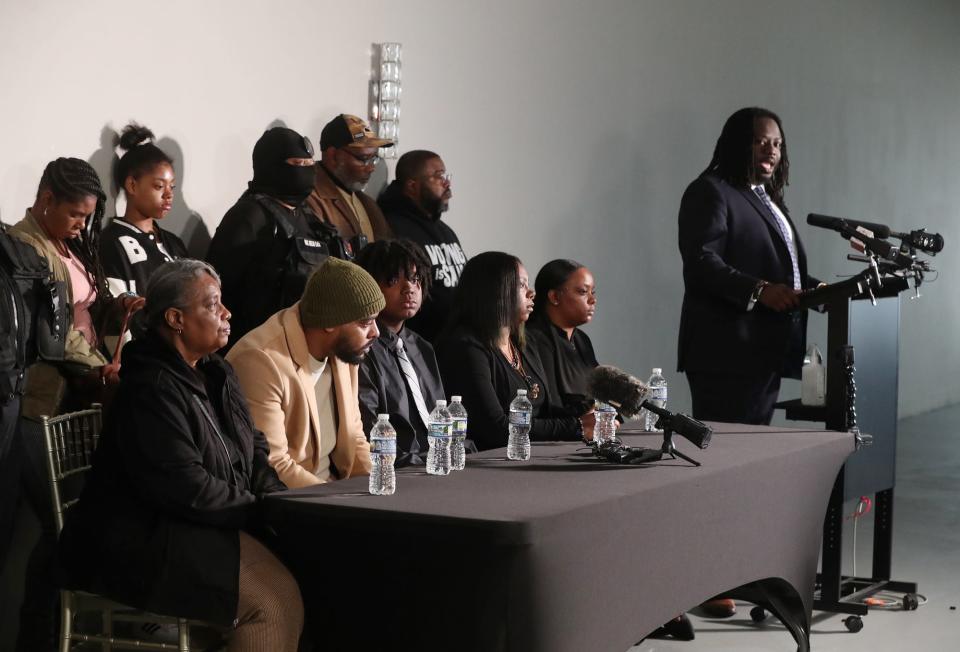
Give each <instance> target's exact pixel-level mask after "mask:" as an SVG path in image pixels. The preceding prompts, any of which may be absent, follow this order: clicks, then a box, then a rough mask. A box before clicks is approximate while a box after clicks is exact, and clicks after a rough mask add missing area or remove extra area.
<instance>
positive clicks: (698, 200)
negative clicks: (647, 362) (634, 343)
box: [677, 174, 817, 378]
mask: <svg viewBox="0 0 960 652" xmlns="http://www.w3.org/2000/svg"><path fill="white" fill-rule="evenodd" d="M783 212H784V214H785V215H786V216H787V220H788V221H790V222H791V227H792V226H793V222H792V221H791V220H790V216H789V214H788V213H787V212H786V210H784V211H783ZM793 233H794V243H795V244H796V248H797V257H798V262H799V266H800V277H801V283H800V286H801V287H802V288H803V289H808V288H811V287H815V286H816V284H817V280H816V279H814V278H812V277H810V276H809V275H808V274H807V258H806V254H805V253H804V249H803V243H802V242H801V241H800V234H799V233H797V231H796V228H794V229H793ZM679 244H680V255H681V257H682V259H683V282H684V296H683V310H682V312H681V315H680V338H679V345H678V349H677V354H678V355H677V370H678V371H691V372H719V373H726V374H731V375H737V374H750V373H770V372H774V373H779V374H781V375H784V376H789V377H796V378H799V377H800V376H799V374H800V367H801V364H802V361H803V350H804V338H805V333H806V314H805V313H800V314H799V315H797V317H796V318H794V316H793V315H794V314H795V313H776V312H774V311H772V310H769V309H768V308H766V307H765V306H763V305H761V304H760V303H757V305H755V306H754V307H753V310H750V311H748V310H747V304H748V301H749V299H750V295H751V294H752V293H753V290H754V288H755V287H756V285H757V283H758V282H759V281H761V280H764V281H768V282H770V283H783V284H785V285H788V286H791V287H792V286H793V267H792V265H791V263H790V253H789V250H788V249H787V244H786V241H785V240H784V238H783V234H782V233H781V231H780V228H779V226H778V224H777V221H776V218H775V217H774V216H773V215H771V214H770V211H769V210H768V209H767V208H766V206H764V204H763V202H762V201H761V200H760V198H759V197H757V196H756V194H755V193H754V192H753V191H752V190H751V189H750V188H738V187H735V186H733V185H731V184H729V183H727V182H726V181H724V180H723V179H721V178H719V177H717V176H716V175H713V174H703V175H701V176H700V177H699V178H698V179H696V180H695V181H694V182H693V183H691V184H690V185H689V186H688V187H687V190H686V192H685V193H684V194H683V199H682V201H681V203H680V218H679Z"/></svg>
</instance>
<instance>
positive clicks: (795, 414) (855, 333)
mask: <svg viewBox="0 0 960 652" xmlns="http://www.w3.org/2000/svg"><path fill="white" fill-rule="evenodd" d="M853 280H854V279H851V280H850V281H844V282H841V283H837V284H835V286H827V287H825V288H823V289H822V290H814V291H812V292H809V293H807V295H805V296H804V298H803V300H802V302H801V304H802V306H803V307H805V308H812V307H815V306H819V305H823V306H824V307H825V308H826V311H827V315H828V321H827V354H826V360H827V392H826V405H824V406H822V407H812V406H805V405H801V404H800V401H799V399H798V400H794V401H784V402H782V403H779V404H778V407H780V408H783V409H784V410H785V411H786V417H787V419H792V420H802V421H821V422H823V423H824V424H825V425H826V428H827V429H828V430H847V429H849V426H850V424H851V416H853V417H855V421H856V423H857V425H858V426H859V428H860V430H861V431H862V432H864V433H869V434H870V435H872V436H873V443H872V445H870V446H866V447H863V448H860V449H859V450H858V451H857V452H856V453H854V454H853V455H851V456H850V458H849V459H848V460H847V462H846V464H845V465H844V467H843V468H842V469H841V470H840V473H839V474H838V476H837V479H836V482H835V484H834V487H833V491H832V493H831V496H830V503H829V505H828V508H827V514H826V516H825V518H824V528H823V554H822V562H821V569H820V573H819V575H818V584H819V590H818V591H817V593H816V594H815V598H814V603H813V607H814V609H818V610H821V611H831V612H839V613H847V614H852V615H853V616H854V618H853V619H848V620H847V622H846V624H847V627H848V628H849V629H851V630H852V631H858V630H859V629H860V627H862V623H861V621H860V619H859V616H862V615H864V614H866V613H867V610H868V607H867V605H866V604H864V603H863V602H862V600H863V599H864V598H867V597H869V596H871V595H873V594H875V593H877V592H879V591H883V590H889V591H895V592H898V593H915V592H916V590H917V585H916V583H913V582H897V581H893V580H891V552H892V544H893V490H894V485H895V483H896V452H897V396H898V372H899V345H900V293H901V292H902V291H904V290H906V289H907V287H908V284H907V281H906V279H904V278H901V277H897V276H887V277H884V278H883V280H882V283H881V285H880V287H879V288H875V289H873V293H872V296H871V295H869V294H867V293H866V292H864V291H863V290H864V289H865V287H860V286H857V285H856V284H855V283H851V281H853ZM858 290H859V291H858ZM850 347H852V352H853V355H854V356H855V359H854V360H853V361H852V363H853V364H855V368H856V373H855V376H850V375H848V372H852V371H853V370H852V369H850V368H849V362H848V361H846V360H845V357H847V356H849V355H850V351H851V348H850ZM851 377H854V378H855V385H853V384H851V382H850V380H851ZM851 399H853V400H851ZM851 409H852V410H855V412H851ZM869 494H875V500H874V509H875V512H874V533H873V567H872V572H871V575H870V577H850V576H843V575H842V569H841V561H842V555H841V552H842V549H841V546H842V538H843V537H842V535H843V518H844V517H843V503H844V501H846V500H849V499H852V498H856V497H859V496H864V495H869Z"/></svg>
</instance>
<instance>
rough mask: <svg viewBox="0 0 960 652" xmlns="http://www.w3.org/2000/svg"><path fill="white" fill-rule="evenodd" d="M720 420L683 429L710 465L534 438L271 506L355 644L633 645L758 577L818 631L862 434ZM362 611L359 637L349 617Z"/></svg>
mask: <svg viewBox="0 0 960 652" xmlns="http://www.w3.org/2000/svg"><path fill="white" fill-rule="evenodd" d="M711 425H712V426H713V427H714V430H715V434H714V438H713V442H712V443H711V445H710V447H709V448H707V449H706V450H697V449H695V448H694V447H693V446H692V445H691V444H689V443H688V442H686V441H685V440H683V439H681V438H679V437H677V438H676V444H677V447H678V448H679V449H680V450H682V451H683V452H686V453H687V454H689V455H691V456H693V457H695V458H696V459H698V460H699V461H700V462H702V463H703V466H702V467H691V466H690V465H688V464H687V463H686V462H682V461H680V460H665V461H662V462H658V463H655V464H652V465H648V466H644V467H634V466H615V465H611V464H609V463H606V462H601V461H599V460H596V458H593V457H592V456H591V455H590V453H589V451H587V450H583V449H582V448H581V447H579V446H577V445H575V444H569V443H555V444H535V445H534V447H533V458H532V459H531V460H530V461H529V462H509V461H507V460H506V459H505V457H504V451H502V450H500V451H487V452H485V453H481V454H478V455H473V456H470V457H469V458H468V461H467V468H466V470H464V471H461V472H457V473H453V474H451V475H450V476H447V477H433V476H427V475H426V474H424V473H422V472H417V471H414V470H412V469H403V470H401V471H400V472H399V473H398V479H397V493H396V494H395V495H394V496H389V497H383V496H371V495H368V494H366V482H367V479H366V478H357V479H353V480H347V481H341V482H335V483H331V484H328V485H325V486H319V487H315V488H308V489H300V490H296V491H290V492H285V493H283V494H275V495H272V496H270V497H268V499H267V500H266V501H265V508H266V514H267V517H268V520H269V521H270V522H271V523H272V524H273V525H274V527H275V528H276V530H277V532H278V533H279V535H280V539H281V541H283V542H285V543H286V544H287V549H286V552H285V554H286V558H287V560H288V564H290V565H291V568H292V569H293V570H294V572H295V573H296V574H297V575H298V577H299V580H300V582H301V586H302V587H305V591H304V593H305V597H306V598H307V599H308V619H310V620H311V622H312V623H313V624H314V625H315V626H316V627H318V628H320V629H321V630H323V631H324V634H323V637H324V639H323V640H327V636H329V635H330V634H331V629H330V628H331V627H332V628H334V629H335V632H336V635H337V636H341V635H343V638H342V641H341V640H340V639H338V641H340V642H339V644H343V645H346V644H349V643H350V642H351V641H352V642H353V643H354V649H381V647H382V646H383V645H385V644H387V643H390V642H396V641H401V642H404V643H407V642H409V643H413V644H416V645H419V646H421V647H422V648H434V649H478V650H479V649H483V650H486V649H503V650H518V651H519V650H524V651H527V650H545V651H546V650H549V651H550V652H557V651H564V650H571V651H581V650H611V651H614V652H621V651H622V650H625V649H627V648H628V647H629V646H630V645H632V644H633V643H635V642H636V641H637V640H639V639H640V638H641V637H642V636H643V635H645V634H647V633H649V632H650V631H652V630H653V629H655V628H656V627H657V626H659V625H660V624H662V623H663V622H665V621H667V620H668V619H670V618H671V617H673V616H675V615H676V614H677V613H679V612H681V611H684V610H686V609H689V608H691V607H693V606H695V605H697V604H699V603H700V602H702V601H703V600H705V599H707V598H710V597H712V596H714V595H716V594H720V593H723V592H725V591H727V590H729V589H733V588H735V587H740V586H744V585H751V584H752V583H753V584H752V585H753V586H757V585H756V583H757V582H766V583H767V584H766V585H764V586H765V588H766V589H771V590H772V591H773V592H774V593H776V594H777V597H778V599H779V602H778V604H779V607H780V611H782V612H792V614H791V617H792V618H793V619H794V621H795V623H794V625H795V627H794V629H797V628H799V629H800V633H801V634H804V635H805V632H806V631H808V627H809V614H810V611H811V606H812V593H813V588H814V580H815V574H816V567H817V559H818V547H819V543H820V537H821V531H822V526H823V515H824V512H825V510H826V505H827V500H828V498H829V495H830V490H831V488H832V486H833V482H834V479H835V477H836V475H837V472H838V471H839V469H840V467H841V465H842V464H843V462H844V460H845V459H846V457H847V456H848V455H849V454H850V453H851V452H852V451H853V437H852V436H851V435H849V434H846V433H835V432H824V431H801V430H791V429H788V428H762V427H751V426H741V425H730V424H711ZM629 428H630V424H627V426H626V428H625V430H628V429H629ZM623 438H624V440H625V441H626V443H629V444H630V445H634V446H640V445H642V446H648V447H657V448H658V447H659V445H660V441H661V438H660V437H658V436H652V435H630V434H628V435H624V437H623ZM381 585H383V586H386V587H387V589H385V590H384V591H383V592H382V593H381V592H380V590H379V589H378V588H376V587H378V586H381ZM742 595H750V594H749V593H743V594H742ZM378 601H382V603H383V604H386V605H387V606H386V607H385V608H384V609H383V610H379V611H378V610H376V608H375V607H374V605H375V604H377V603H378ZM781 615H783V614H781ZM352 621H355V622H356V623H357V624H358V625H359V626H360V627H362V631H363V636H362V637H361V638H359V639H350V638H349V636H348V635H347V634H346V633H345V632H348V631H352V628H353V626H354V625H352V624H350V623H351V622H352ZM345 628H346V629H345ZM794 634H795V636H796V635H797V633H796V632H794ZM454 637H456V639H457V640H456V641H454V640H451V639H452V638H454Z"/></svg>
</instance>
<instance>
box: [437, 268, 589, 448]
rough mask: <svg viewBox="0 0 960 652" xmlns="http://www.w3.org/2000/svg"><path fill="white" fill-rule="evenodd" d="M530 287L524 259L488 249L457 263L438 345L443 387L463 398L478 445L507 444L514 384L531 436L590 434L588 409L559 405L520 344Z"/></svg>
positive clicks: (540, 369)
mask: <svg viewBox="0 0 960 652" xmlns="http://www.w3.org/2000/svg"><path fill="white" fill-rule="evenodd" d="M533 297H534V291H533V289H532V288H530V286H529V280H528V277H527V270H526V269H525V268H524V266H523V263H521V262H520V260H519V259H518V258H517V257H515V256H511V255H510V254H505V253H501V252H498V251H488V252H486V253H482V254H480V255H478V256H474V257H473V258H471V259H470V260H469V261H468V262H467V264H466V266H464V268H463V274H462V275H461V276H460V284H459V285H458V287H457V293H456V295H455V297H454V304H453V311H452V313H451V315H450V320H449V322H448V326H447V331H446V333H445V334H444V335H442V336H441V338H440V340H439V342H438V343H437V361H438V362H439V363H440V375H441V376H442V377H443V385H444V388H445V389H446V390H447V391H448V392H449V393H450V394H459V395H461V396H463V404H464V407H466V409H467V412H468V413H469V415H470V433H469V435H470V438H471V439H473V441H474V442H475V443H476V445H477V448H478V449H479V450H487V449H490V448H500V447H503V446H506V445H507V435H508V425H509V423H508V422H509V410H510V402H511V401H512V400H513V399H514V397H515V396H516V395H517V390H518V389H525V390H527V397H528V398H529V399H530V401H531V403H533V417H534V418H533V424H532V427H531V430H530V439H532V440H533V441H555V440H571V441H573V440H579V439H581V437H584V438H586V439H591V438H592V437H593V410H592V407H591V408H590V409H584V410H581V411H579V412H571V411H570V410H565V409H564V408H563V407H562V405H561V404H560V402H559V398H558V397H555V396H551V393H550V390H549V387H548V385H547V383H546V382H545V373H544V371H543V366H542V365H541V363H540V360H539V359H538V358H537V356H536V354H535V353H533V352H532V351H530V350H528V349H525V347H524V344H525V341H524V339H525V338H524V323H525V322H526V321H527V319H528V318H529V316H530V312H531V311H532V310H533Z"/></svg>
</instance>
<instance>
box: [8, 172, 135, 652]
mask: <svg viewBox="0 0 960 652" xmlns="http://www.w3.org/2000/svg"><path fill="white" fill-rule="evenodd" d="M105 200H106V195H105V193H104V192H103V188H102V187H101V186H100V179H99V177H97V173H96V171H95V170H94V169H93V167H91V165H90V164H89V163H87V162H86V161H83V160H81V159H76V158H58V159H57V160H55V161H51V162H50V163H48V164H47V167H46V168H45V169H44V171H43V176H42V177H41V178H40V186H39V188H38V189H37V196H36V200H35V201H34V204H33V206H32V207H30V208H28V209H27V213H26V215H25V216H24V218H23V219H22V220H21V221H20V222H18V223H17V224H16V225H14V226H13V227H11V228H10V230H9V232H10V234H11V235H12V236H13V237H15V238H17V239H19V240H21V241H23V242H25V243H27V244H29V245H31V246H32V247H33V248H34V249H35V250H36V251H37V253H38V254H39V255H40V256H41V257H42V258H44V259H45V260H46V262H47V266H48V267H49V268H50V271H51V273H52V275H53V279H54V281H55V282H56V283H57V285H58V291H60V292H62V293H63V295H64V296H65V297H66V302H65V303H66V305H67V307H68V309H67V310H66V311H65V312H66V314H64V315H61V316H60V318H58V319H57V322H58V323H59V324H60V325H61V331H62V332H63V333H65V338H64V350H63V361H62V362H57V363H55V364H54V363H50V362H37V363H35V364H34V365H32V366H31V367H30V368H29V370H28V371H27V383H26V388H25V392H24V397H23V403H22V413H23V415H24V416H29V417H38V416H40V415H42V414H47V415H51V416H52V415H56V414H59V413H60V412H63V411H67V410H71V409H77V408H83V407H87V406H88V405H89V403H90V402H91V400H102V396H103V392H104V390H105V389H106V388H107V386H108V385H113V384H115V383H117V382H118V380H119V378H118V374H117V372H118V367H117V366H116V365H111V364H110V363H109V361H108V360H107V357H106V356H105V355H104V354H103V352H102V351H101V350H100V346H99V344H100V339H99V336H100V334H101V333H102V332H103V331H104V330H105V328H104V327H105V326H107V325H108V322H110V321H112V322H115V323H119V320H118V317H119V315H121V314H123V311H125V310H127V309H137V308H139V307H140V306H142V305H143V299H140V298H139V297H135V296H124V297H121V298H117V299H115V298H113V297H111V296H110V292H109V290H108V289H107V281H106V277H105V276H104V274H103V270H102V268H101V267H100V256H99V254H98V246H99V242H98V239H99V235H100V221H101V220H102V219H103V211H104V203H105ZM21 433H22V434H21V455H22V458H21V473H20V488H21V491H22V494H21V495H22V496H23V498H24V499H25V500H26V501H27V503H28V504H29V505H30V506H31V507H32V508H33V511H34V513H35V514H36V515H37V518H38V519H39V521H40V525H41V532H40V538H39V539H38V541H37V544H36V546H35V547H34V549H33V552H32V553H31V555H30V560H29V562H28V565H27V574H26V582H25V588H24V596H23V603H22V605H21V608H20V634H19V638H18V640H17V647H16V649H17V650H18V651H20V650H31V651H40V652H46V651H47V650H52V649H55V647H54V644H53V641H54V630H55V622H56V621H55V618H54V616H55V613H56V599H57V589H56V583H55V581H54V577H53V575H52V560H53V555H54V551H55V548H56V542H57V534H56V526H55V524H54V522H53V510H52V508H51V506H50V488H49V486H48V484H47V470H46V460H45V456H44V450H43V445H42V443H41V442H42V441H43V435H42V433H41V432H40V428H39V426H38V425H37V424H36V422H35V421H30V420H24V421H23V422H22V430H21Z"/></svg>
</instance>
